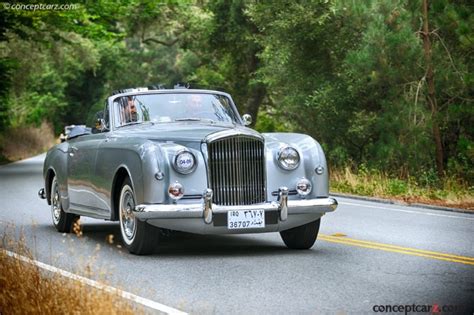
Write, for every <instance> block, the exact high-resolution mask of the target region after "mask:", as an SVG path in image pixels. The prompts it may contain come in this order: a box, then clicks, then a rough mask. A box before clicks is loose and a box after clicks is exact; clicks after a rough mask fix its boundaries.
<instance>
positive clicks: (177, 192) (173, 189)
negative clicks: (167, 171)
mask: <svg viewBox="0 0 474 315" xmlns="http://www.w3.org/2000/svg"><path fill="white" fill-rule="evenodd" d="M168 195H169V196H170V198H171V199H174V200H179V199H181V198H182V197H183V195H184V187H183V185H181V184H180V183H178V182H176V183H173V184H170V187H169V188H168Z"/></svg>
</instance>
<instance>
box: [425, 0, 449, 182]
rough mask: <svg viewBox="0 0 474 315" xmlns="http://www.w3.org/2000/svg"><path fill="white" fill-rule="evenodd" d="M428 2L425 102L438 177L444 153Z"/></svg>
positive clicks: (442, 174) (426, 16)
mask: <svg viewBox="0 0 474 315" xmlns="http://www.w3.org/2000/svg"><path fill="white" fill-rule="evenodd" d="M428 6H429V4H428V0H423V8H422V10H423V33H422V34H423V48H424V51H425V62H426V83H427V86H428V94H427V95H426V100H427V102H428V104H429V106H430V109H431V118H432V131H433V140H434V142H435V146H436V168H437V171H438V176H440V177H443V176H444V162H443V160H444V156H443V155H444V152H443V144H442V141H441V131H440V129H439V124H438V118H439V112H438V104H437V101H436V91H435V84H434V74H433V63H432V60H431V41H430V30H429V25H428Z"/></svg>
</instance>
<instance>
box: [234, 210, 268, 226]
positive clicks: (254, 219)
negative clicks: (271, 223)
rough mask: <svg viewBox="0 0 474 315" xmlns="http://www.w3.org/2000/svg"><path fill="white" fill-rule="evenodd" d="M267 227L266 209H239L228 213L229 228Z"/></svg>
mask: <svg viewBox="0 0 474 315" xmlns="http://www.w3.org/2000/svg"><path fill="white" fill-rule="evenodd" d="M264 227H265V211H264V210H238V211H229V212H228V213H227V228H228V229H254V228H264Z"/></svg>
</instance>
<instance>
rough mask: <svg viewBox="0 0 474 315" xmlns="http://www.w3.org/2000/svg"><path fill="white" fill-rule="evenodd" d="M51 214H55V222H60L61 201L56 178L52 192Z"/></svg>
mask: <svg viewBox="0 0 474 315" xmlns="http://www.w3.org/2000/svg"><path fill="white" fill-rule="evenodd" d="M51 214H52V215H53V223H54V224H56V225H57V224H59V220H60V219H61V203H60V201H59V189H58V184H57V183H56V180H54V182H53V189H52V193H51Z"/></svg>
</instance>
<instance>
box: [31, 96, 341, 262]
mask: <svg viewBox="0 0 474 315" xmlns="http://www.w3.org/2000/svg"><path fill="white" fill-rule="evenodd" d="M98 122H99V123H98V124H97V125H96V127H95V128H93V129H92V132H84V133H83V134H81V133H78V134H77V135H76V136H75V137H69V138H68V139H67V141H65V142H63V143H60V144H57V145H56V146H54V147H53V148H51V149H50V150H49V151H48V153H47V155H46V159H45V161H44V170H43V175H44V184H45V188H42V189H40V191H39V192H38V194H39V196H40V197H41V198H43V199H46V200H47V202H48V204H50V205H51V213H52V219H53V224H54V226H55V227H56V229H57V230H58V231H59V232H69V231H70V230H71V226H72V225H73V223H74V221H75V220H76V219H77V218H78V217H79V216H87V217H93V218H98V219H105V220H112V221H119V222H120V231H121V236H122V240H123V243H124V245H125V247H126V248H127V249H128V250H129V251H130V252H131V253H134V254H149V253H151V252H152V251H153V250H154V248H155V247H156V245H157V242H158V240H159V238H160V235H162V234H161V233H160V231H169V230H176V231H184V232H190V233H200V234H240V233H260V232H280V235H281V237H282V239H283V241H284V243H285V244H286V245H287V247H289V248H294V249H308V248H311V247H312V246H313V244H314V242H315V240H316V238H317V234H318V231H319V226H320V221H321V220H320V218H321V217H322V216H323V215H324V214H325V213H326V212H329V211H334V210H335V209H336V207H337V201H336V200H335V199H333V198H331V197H329V195H328V194H329V188H328V167H327V164H326V159H325V156H324V153H323V150H322V149H321V146H320V145H319V143H318V142H317V141H315V140H314V139H313V138H311V137H310V136H307V135H303V134H297V133H262V134H260V133H258V132H256V131H255V130H253V129H250V128H248V127H246V126H248V125H249V124H250V123H251V117H250V116H249V115H243V117H241V116H240V115H239V113H238V111H237V109H236V106H235V104H234V102H233V100H232V98H231V96H230V95H229V94H227V93H223V92H218V91H211V90H197V89H182V88H179V89H178V88H175V89H162V90H151V89H132V90H128V91H126V92H123V93H119V94H115V95H112V96H110V97H109V98H108V99H107V102H106V106H105V109H104V112H103V113H100V116H99V119H98Z"/></svg>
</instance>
